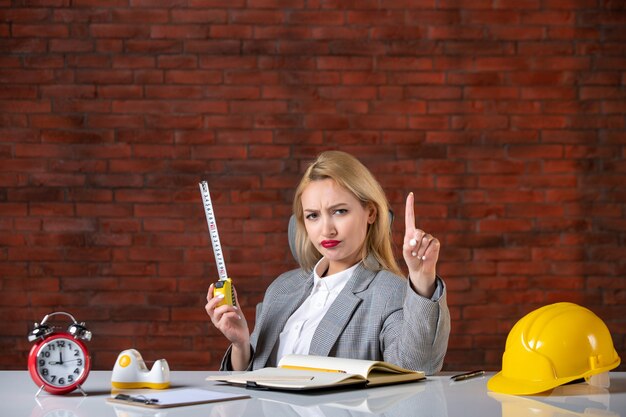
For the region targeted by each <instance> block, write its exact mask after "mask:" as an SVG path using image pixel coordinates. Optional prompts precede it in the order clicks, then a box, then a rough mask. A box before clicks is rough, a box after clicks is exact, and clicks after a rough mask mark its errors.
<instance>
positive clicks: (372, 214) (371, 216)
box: [367, 202, 378, 224]
mask: <svg viewBox="0 0 626 417" xmlns="http://www.w3.org/2000/svg"><path fill="white" fill-rule="evenodd" d="M367 210H368V215H367V223H368V224H374V222H375V221H376V216H377V215H378V210H376V206H375V205H374V204H372V202H369V203H367Z"/></svg>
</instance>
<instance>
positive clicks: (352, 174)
mask: <svg viewBox="0 0 626 417" xmlns="http://www.w3.org/2000/svg"><path fill="white" fill-rule="evenodd" d="M328 178H330V179H332V180H334V181H335V182H336V183H337V184H338V185H340V186H342V187H343V188H345V189H346V190H348V191H350V192H351V193H352V194H353V195H354V196H355V197H356V199H357V200H359V201H360V202H361V204H362V205H363V207H366V206H368V205H370V204H371V205H372V206H373V207H374V208H375V209H376V218H375V220H374V222H373V223H372V224H371V225H369V226H368V229H367V234H366V236H365V242H364V244H363V248H362V249H361V260H362V261H363V265H364V266H365V267H366V268H367V269H370V270H374V271H376V270H380V269H381V267H382V269H386V270H388V271H391V272H393V273H395V274H397V275H400V276H402V275H403V274H402V272H401V270H400V268H399V267H398V264H397V262H396V260H395V258H394V256H393V250H392V246H391V219H390V216H389V215H388V213H389V202H388V201H387V197H386V196H385V192H384V191H383V189H382V187H381V186H380V184H379V183H378V181H376V179H375V178H374V176H373V175H372V173H371V172H370V171H369V170H368V169H367V168H366V167H365V166H364V165H363V164H362V163H361V162H359V160H358V159H356V158H355V157H353V156H352V155H350V154H347V153H345V152H341V151H327V152H323V153H321V154H320V155H319V156H318V157H317V159H316V160H315V161H313V163H311V165H309V167H308V168H307V170H306V172H305V173H304V175H303V176H302V180H300V184H299V185H298V188H297V189H296V194H295V196H294V198H293V214H294V216H295V218H296V238H295V251H296V254H297V258H298V262H299V263H300V266H301V267H302V268H303V269H304V270H306V271H311V270H312V269H313V267H314V266H315V264H316V263H317V261H319V259H320V258H321V257H322V255H321V254H320V253H319V252H318V250H317V249H316V248H315V246H314V245H313V243H311V241H310V240H309V237H308V234H307V232H306V228H305V226H304V210H303V207H302V200H301V197H302V193H303V192H304V190H305V188H306V187H307V186H308V185H309V184H310V183H311V182H313V181H320V180H324V179H328ZM370 255H371V256H373V258H374V259H375V260H376V261H377V263H375V262H373V261H372V260H371V259H368V258H369V256H370Z"/></svg>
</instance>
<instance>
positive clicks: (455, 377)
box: [450, 370, 485, 381]
mask: <svg viewBox="0 0 626 417" xmlns="http://www.w3.org/2000/svg"><path fill="white" fill-rule="evenodd" d="M484 374H485V371H483V370H479V371H470V372H465V373H462V374H458V375H453V376H451V377H450V379H451V380H453V381H465V380H466V379H470V378H476V377H479V376H483V375H484Z"/></svg>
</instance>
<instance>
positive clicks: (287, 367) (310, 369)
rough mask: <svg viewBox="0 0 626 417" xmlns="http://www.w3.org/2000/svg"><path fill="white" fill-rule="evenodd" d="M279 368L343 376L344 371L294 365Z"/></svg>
mask: <svg viewBox="0 0 626 417" xmlns="http://www.w3.org/2000/svg"><path fill="white" fill-rule="evenodd" d="M279 368H283V369H297V370H299V371H318V372H335V373H338V374H345V373H346V371H342V370H340V369H324V368H312V367H310V366H294V365H281V366H279Z"/></svg>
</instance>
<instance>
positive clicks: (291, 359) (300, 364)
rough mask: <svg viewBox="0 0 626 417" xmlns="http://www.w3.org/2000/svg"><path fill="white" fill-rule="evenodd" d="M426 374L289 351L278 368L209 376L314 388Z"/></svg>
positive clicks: (269, 385) (372, 383) (264, 385)
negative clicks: (292, 353) (291, 353)
mask: <svg viewBox="0 0 626 417" xmlns="http://www.w3.org/2000/svg"><path fill="white" fill-rule="evenodd" d="M425 378H426V377H425V375H424V372H420V371H411V370H409V369H404V368H401V367H399V366H396V365H392V364H390V363H387V362H382V361H368V360H362V359H345V358H334V357H325V356H313V355H287V356H284V357H283V358H282V359H281V360H280V362H279V363H278V367H277V368H263V369H259V370H256V371H251V372H244V373H241V374H235V375H224V376H222V375H219V376H210V377H208V378H207V380H210V381H221V382H226V383H229V384H233V385H243V386H246V387H249V388H269V389H279V390H313V389H321V388H332V387H341V386H344V385H353V384H360V385H364V386H376V385H388V384H397V383H400V382H409V381H419V380H421V379H425Z"/></svg>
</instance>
